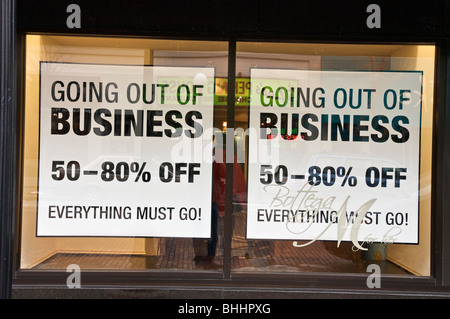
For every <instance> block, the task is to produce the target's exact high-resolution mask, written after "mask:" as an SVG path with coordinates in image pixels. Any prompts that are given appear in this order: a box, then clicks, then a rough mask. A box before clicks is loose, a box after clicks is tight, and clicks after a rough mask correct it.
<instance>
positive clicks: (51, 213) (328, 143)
mask: <svg viewBox="0 0 450 319" xmlns="http://www.w3.org/2000/svg"><path fill="white" fill-rule="evenodd" d="M228 56H229V54H228V43H227V42H220V41H181V40H155V39H129V38H126V39H125V38H101V37H99V38H98V37H67V36H40V35H28V36H27V37H26V70H25V72H26V78H25V85H26V87H25V113H24V125H23V127H24V135H23V136H24V138H23V170H22V183H23V187H22V199H23V200H22V209H21V215H20V225H21V229H20V230H21V234H20V269H24V270H25V269H26V270H28V269H39V270H45V269H59V270H65V269H66V268H67V267H68V266H69V265H72V264H75V265H78V266H79V267H80V268H81V269H92V270H97V269H107V270H127V271H128V270H161V271H171V270H183V271H198V270H201V271H205V270H206V271H214V272H222V271H223V270H224V269H225V266H226V267H228V269H230V268H231V271H232V272H234V273H244V274H248V273H250V272H252V273H255V272H264V273H267V272H270V273H276V274H281V273H303V272H327V273H362V272H363V273H366V271H367V266H368V265H370V264H376V265H378V266H380V268H381V272H382V273H383V274H396V275H411V274H412V275H417V276H430V275H431V270H430V268H431V261H430V257H431V252H430V250H431V247H430V245H431V244H430V243H431V218H432V214H433V211H432V210H431V173H432V131H433V125H432V124H433V107H434V104H433V103H434V102H433V92H434V69H435V48H434V46H428V45H349V44H345V45H344V44H294V43H258V42H238V43H237V52H236V57H237V58H236V61H235V62H236V74H235V83H234V84H235V92H234V96H235V103H234V110H231V109H229V108H228V105H230V103H229V102H228V98H229V97H230V94H229V92H228V90H227V89H228V83H229V81H230V78H229V74H228ZM230 56H231V55H230ZM230 111H234V127H233V129H234V137H235V140H234V142H235V144H234V147H233V148H232V147H228V148H227V145H226V143H225V142H226V138H225V134H226V132H227V128H229V125H228V124H227V115H228V113H229V112H230ZM228 146H230V145H228ZM231 149H234V154H232V155H233V156H229V155H230V154H227V153H228V152H231V151H230V150H231ZM230 160H231V161H233V165H232V167H233V168H234V170H233V181H228V180H226V173H225V172H226V168H227V167H230V165H228V166H227V165H226V164H227V161H230ZM231 182H232V184H230V183H231ZM227 185H228V187H232V189H233V203H232V205H230V204H229V203H226V202H225V190H226V187H227ZM230 185H232V186H230ZM229 205H230V206H229ZM230 207H231V208H230ZM227 213H231V214H232V217H231V218H230V219H227V218H226V217H228V216H226V214H227ZM230 220H231V223H229V222H227V221H230ZM230 233H232V237H231V238H228V237H227V236H225V235H224V234H230ZM226 238H228V239H229V240H228V242H225V240H226ZM230 240H231V243H230ZM225 247H231V249H228V251H227V249H226V248H225ZM225 257H227V258H225ZM227 260H228V261H230V263H231V265H230V264H227V265H224V262H227Z"/></svg>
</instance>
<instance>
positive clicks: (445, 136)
mask: <svg viewBox="0 0 450 319" xmlns="http://www.w3.org/2000/svg"><path fill="white" fill-rule="evenodd" d="M11 2H15V1H11ZM42 10H44V9H42ZM25 11H26V10H24V9H22V11H21V14H22V16H20V17H19V25H18V32H17V34H16V35H15V37H16V38H15V39H14V41H13V42H14V43H13V45H14V49H15V53H14V57H12V58H13V59H14V60H15V61H16V62H17V63H15V64H14V65H15V70H14V71H15V72H13V73H14V74H9V75H6V77H7V78H8V80H9V81H12V82H13V83H16V84H17V85H16V88H15V103H16V105H13V106H12V107H13V108H15V109H14V110H12V111H13V112H12V114H11V115H9V118H12V119H14V121H12V123H11V127H10V129H9V130H8V132H9V133H7V134H8V137H9V138H8V139H7V140H6V141H2V144H3V145H2V146H3V149H4V150H5V149H6V150H10V151H11V150H12V151H13V152H12V153H13V155H10V156H11V157H14V161H13V162H11V161H12V159H9V160H7V161H6V162H5V163H2V170H3V171H5V170H11V172H12V173H13V174H14V175H15V176H14V180H13V181H11V182H8V181H7V182H6V184H7V185H6V186H7V188H8V187H9V188H10V189H9V190H8V189H3V190H2V194H1V195H2V197H3V198H5V197H6V196H8V195H10V194H11V193H13V199H12V201H13V202H14V205H7V204H4V205H5V206H2V208H3V209H5V208H6V209H7V210H8V212H10V213H11V214H13V219H14V222H15V223H14V234H13V235H14V252H13V256H14V257H12V260H10V262H11V263H12V265H13V268H12V277H13V278H12V287H13V289H17V290H20V289H26V288H31V289H37V288H41V287H51V288H64V287H66V280H67V276H68V274H67V273H66V272H64V271H48V270H46V271H38V270H20V269H18V258H19V257H18V256H20V240H19V234H20V232H19V230H20V220H19V219H18V216H19V215H20V214H19V211H18V210H19V207H20V202H21V194H20V191H21V171H20V167H21V165H22V164H21V163H20V161H18V160H19V159H21V148H22V145H23V144H22V143H23V140H22V139H23V111H24V74H25V73H24V72H25V67H24V66H25V64H24V58H25V35H26V34H29V33H30V34H31V33H36V34H40V35H80V36H86V34H85V33H87V34H90V35H91V36H118V37H123V36H127V35H128V36H145V37H152V36H153V37H156V38H164V39H168V40H170V39H177V40H182V39H185V40H199V39H200V40H202V39H203V40H205V39H206V40H214V39H218V40H219V39H220V40H221V41H228V44H229V45H228V47H229V49H228V50H229V53H228V59H229V60H228V106H227V123H228V125H227V128H229V129H234V126H235V125H234V113H235V110H234V103H233V101H234V98H235V96H234V86H233V85H234V82H235V78H236V77H235V72H234V69H235V63H236V43H237V42H240V41H264V42H266V41H272V42H280V41H283V42H301V41H306V42H314V41H312V40H311V39H316V40H317V39H319V38H320V39H321V40H320V41H317V42H326V43H342V44H352V43H361V42H359V41H361V40H362V41H364V42H365V43H370V44H386V43H388V44H432V45H435V47H436V57H435V81H434V83H435V89H434V103H435V108H434V123H433V147H432V149H433V155H432V156H433V166H432V171H433V176H432V195H431V196H432V200H431V205H432V207H431V211H432V212H433V214H432V221H431V235H432V242H431V245H432V248H431V252H432V255H431V256H430V257H431V276H429V277H416V276H411V277H409V276H403V275H402V276H395V275H383V276H382V290H378V291H374V290H370V289H367V288H366V279H367V274H350V275H349V274H341V273H332V274H324V273H301V274H273V273H271V274H270V275H269V274H267V275H266V274H238V273H232V271H231V247H230V245H231V237H232V233H231V224H232V220H231V218H232V216H231V210H232V206H231V199H232V185H233V183H232V182H228V183H227V184H226V189H225V211H226V213H225V216H226V217H225V231H224V239H225V240H224V243H225V247H224V248H225V250H227V251H228V252H229V253H227V254H225V255H224V268H223V272H221V273H212V272H195V273H192V272H177V273H176V276H173V273H168V272H117V271H86V272H83V275H82V287H83V288H102V287H111V288H117V289H127V288H129V287H139V288H148V289H151V288H156V287H161V286H164V287H168V288H176V287H184V288H192V287H203V288H205V289H208V288H209V289H213V288H214V289H217V288H219V289H222V291H223V290H225V291H227V290H232V289H234V288H235V287H239V288H240V289H241V288H242V289H254V288H266V289H271V290H272V291H276V290H277V289H281V288H282V289H283V290H286V289H287V290H289V291H294V292H299V293H302V292H303V293H311V292H312V293H318V292H317V290H318V289H325V290H326V292H327V293H330V294H332V293H335V292H338V293H339V292H340V293H345V292H350V291H356V292H357V293H360V294H374V293H375V294H376V293H379V294H385V293H392V294H398V293H400V294H408V295H414V294H419V293H421V294H424V295H433V294H436V293H440V292H448V291H450V232H448V231H446V230H448V229H450V214H446V212H448V211H450V198H449V196H448V189H449V186H450V167H449V166H448V165H447V163H448V162H450V94H449V93H448V90H449V89H450V50H449V48H450V40H449V38H448V37H447V38H445V37H444V38H442V37H439V36H431V37H430V36H418V37H414V36H412V35H410V36H409V37H402V36H390V35H389V34H388V33H389V32H387V34H382V35H381V36H375V37H374V38H371V37H370V36H367V35H365V36H363V37H360V36H355V35H352V32H350V33H349V35H347V36H345V35H343V36H341V37H340V38H338V39H337V41H336V38H335V37H333V35H330V34H327V33H326V32H323V37H320V32H319V33H318V35H317V34H315V35H313V36H311V35H303V36H302V35H298V34H293V35H284V34H281V32H279V33H276V32H275V33H273V32H272V33H268V34H258V32H254V33H251V32H250V34H247V35H246V34H243V35H241V36H236V34H235V33H233V32H230V31H227V32H226V33H225V34H223V33H220V32H218V31H213V32H210V33H208V32H207V33H205V34H201V35H200V36H199V34H198V33H197V34H196V33H195V32H194V33H193V34H192V33H190V32H170V31H168V32H160V33H157V32H154V31H153V32H152V31H146V32H140V31H138V29H136V28H134V29H133V30H131V34H128V32H130V31H125V30H124V31H123V32H117V30H105V29H100V30H99V31H93V30H82V32H81V33H76V31H75V32H74V31H72V30H66V29H65V25H64V26H55V25H53V26H52V25H50V26H42V25H39V24H37V23H36V21H34V20H33V18H32V17H31V16H32V15H34V14H36V15H38V14H37V13H35V12H28V13H26V14H24V12H25ZM27 17H30V18H31V19H30V20H31V22H30V23H29V24H26V23H25V21H28V20H27ZM33 23H34V24H33ZM58 23H59V22H58ZM143 33H145V34H143ZM417 38H420V39H422V40H421V41H417ZM412 39H414V40H412ZM2 76H3V75H2ZM12 132H15V134H14V136H13V134H12ZM229 132H230V133H229ZM231 134H232V133H231V130H227V140H229V139H230V137H231V140H232V135H231ZM232 168H233V166H232V163H227V165H226V169H227V170H226V178H227V181H232V178H233V174H232ZM5 227H7V225H2V230H3V229H4V228H5ZM192 289H195V288H192ZM318 294H320V293H318Z"/></svg>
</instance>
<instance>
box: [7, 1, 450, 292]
mask: <svg viewBox="0 0 450 319" xmlns="http://www.w3.org/2000/svg"><path fill="white" fill-rule="evenodd" d="M72 3H76V4H78V5H79V6H80V8H81V27H80V28H73V29H70V28H68V26H67V24H66V20H67V17H68V15H69V14H68V13H67V7H68V6H69V5H70V4H72ZM371 3H376V4H378V5H379V6H380V8H381V28H368V27H367V24H366V20H367V17H368V15H369V14H368V13H367V11H366V10H367V7H368V5H369V4H371ZM0 6H1V7H0V9H1V21H0V23H1V28H2V29H1V64H0V66H1V75H0V77H1V81H0V92H1V109H0V147H1V152H2V153H1V163H0V183H1V184H0V187H1V188H0V218H1V219H0V222H1V224H0V227H1V229H0V241H1V242H0V244H1V245H0V256H1V260H0V283H1V285H0V289H1V290H0V296H1V297H2V298H9V297H11V291H12V287H13V282H16V286H15V287H16V288H18V291H21V292H22V293H20V292H18V293H17V296H18V297H20V296H25V295H26V293H25V292H26V290H24V289H19V288H20V287H21V283H24V282H25V283H26V284H28V285H32V284H33V283H35V284H36V286H34V287H33V289H36V288H39V287H40V285H41V284H42V282H45V283H46V284H50V285H51V284H55V283H61V282H65V278H66V277H67V274H65V273H50V274H42V275H41V277H40V278H38V279H37V277H36V276H34V277H30V278H27V277H21V276H20V275H18V274H17V272H16V269H15V268H14V251H17V247H15V246H14V245H16V243H15V242H14V240H15V238H14V236H17V233H18V232H17V231H16V230H18V221H17V220H16V217H17V209H18V207H19V206H18V205H17V202H18V199H19V198H18V193H19V190H20V179H19V169H20V136H21V133H20V132H21V109H22V107H23V105H22V104H23V103H22V95H23V94H22V90H23V86H22V77H23V75H22V74H23V65H24V64H23V61H22V57H23V52H22V51H23V50H22V48H23V41H24V35H25V34H26V33H39V34H59V35H75V34H76V35H92V36H96V35H102V36H108V35H111V36H130V37H140V36H147V37H156V38H158V37H160V38H177V39H183V38H184V39H204V40H224V41H229V43H230V57H229V61H230V63H229V70H230V71H231V72H229V74H230V79H229V83H233V80H234V75H233V74H234V57H235V49H236V41H239V40H250V41H251V40H255V41H262V40H264V41H287V42H289V41H292V42H299V41H303V42H305V41H311V42H317V41H323V42H337V43H400V42H401V43H416V44H417V43H432V44H436V45H437V60H436V62H437V64H436V71H437V72H436V81H435V83H436V94H435V101H436V114H435V132H434V146H433V151H434V156H433V158H434V160H433V161H434V162H433V165H434V166H433V172H434V173H433V174H434V176H433V177H434V178H433V184H432V187H433V200H432V205H433V207H432V210H433V212H434V213H435V214H434V217H433V220H432V234H433V238H432V239H433V241H432V245H433V247H432V278H426V279H418V280H412V281H411V280H410V279H409V280H406V281H405V280H397V279H395V278H394V279H389V278H387V279H386V280H385V281H383V283H384V286H383V287H384V291H378V292H375V294H380V295H383V294H386V293H388V292H389V291H390V292H391V293H392V294H394V295H405V296H406V295H411V294H413V295H420V294H422V295H425V296H436V295H441V296H442V295H445V294H446V293H447V292H449V291H450V215H449V214H448V212H449V211H450V197H449V196H448V193H449V191H448V189H450V188H449V186H450V167H449V165H448V163H449V162H450V112H449V111H450V110H449V107H450V93H449V89H450V77H449V76H448V74H450V51H449V46H450V40H449V35H450V22H449V19H448V17H449V16H450V3H449V2H448V1H445V0H441V1H420V2H419V1H417V2H411V1H405V0H402V1H395V2H392V1H372V2H369V1H360V0H349V1H324V0H320V1H265V0H264V1H263V0H259V1H257V0H249V1H226V2H223V1H178V0H167V1H145V0H127V1H123V0H110V1H105V0H96V1H88V0H76V1H73V0H64V1H55V0H41V1H33V0H2V1H1V4H0ZM230 85H231V84H230ZM230 88H231V87H230ZM228 92H231V93H230V94H231V96H230V97H229V99H228V100H229V101H234V98H233V96H232V94H234V93H232V92H234V90H233V89H229V90H228ZM233 112H234V105H233V103H229V106H228V120H229V122H228V123H229V127H233V119H234V116H233ZM230 168H231V169H232V165H231V166H228V167H227V169H228V171H227V178H228V180H231V178H232V175H233V174H232V173H231V169H230ZM227 185H230V186H229V187H227V190H226V195H225V196H226V198H228V199H230V198H231V196H232V189H231V185H232V183H228V184H227ZM228 202H231V201H228ZM226 209H231V208H230V207H229V206H227V207H226ZM227 216H231V214H227ZM229 218H231V217H229ZM227 222H228V223H230V220H228V221H227ZM225 236H231V234H229V233H228V234H227V233H226V234H225ZM226 242H227V241H226ZM228 242H230V241H228ZM224 264H225V265H227V264H229V263H227V261H226V260H225V263H224ZM87 276H88V278H91V280H92V283H93V285H94V287H95V285H96V284H97V285H98V286H102V285H104V284H105V281H103V280H104V279H102V278H97V275H96V274H95V273H93V274H91V275H89V274H87ZM110 277H111V278H112V279H109V280H110V281H111V280H112V281H113V282H114V281H115V282H116V283H117V284H119V283H120V284H122V285H130V282H128V281H126V280H127V278H125V277H121V275H120V274H119V275H117V276H115V275H114V274H111V276H110ZM13 278H14V280H13ZM24 278H25V280H24ZM224 278H225V279H226V280H221V279H220V278H219V279H217V278H215V277H211V278H206V279H208V280H209V283H206V282H202V281H201V280H200V281H199V280H196V281H195V282H196V284H195V283H193V282H192V281H189V279H187V280H186V281H185V282H184V283H183V278H177V279H173V278H171V279H164V278H158V277H153V278H152V277H151V278H150V279H148V278H144V277H141V275H135V279H136V282H139V281H141V280H142V281H145V280H147V281H148V280H150V282H152V280H153V281H154V282H155V283H156V284H157V285H158V286H160V287H161V286H163V287H166V288H167V287H177V286H179V285H180V283H182V284H184V285H185V287H192V289H191V290H190V289H189V288H187V290H185V291H187V292H188V293H192V292H193V291H197V296H201V295H202V293H203V294H204V296H207V297H208V296H209V297H211V296H215V294H214V293H212V294H208V293H205V290H198V288H199V286H203V287H206V286H207V285H210V286H211V285H212V287H214V289H212V290H211V291H216V293H218V295H217V296H222V297H223V296H227V295H226V294H225V293H224V291H228V292H229V295H228V296H242V295H239V294H236V292H237V291H244V290H245V289H244V288H245V287H246V288H251V287H253V286H255V283H257V282H258V283H259V285H260V288H261V283H263V287H264V285H266V286H267V287H275V286H278V289H279V288H280V285H281V287H283V283H286V284H287V283H288V282H287V281H283V280H281V281H279V278H268V277H267V276H266V277H264V276H263V277H258V276H256V277H251V276H250V277H248V276H247V277H245V276H244V277H242V278H240V277H239V276H234V277H233V280H234V281H233V280H230V279H231V276H230V269H229V267H227V266H225V268H224ZM298 278H299V279H298V280H297V282H296V284H294V285H291V284H290V283H289V286H290V287H291V288H292V287H293V288H292V289H291V290H289V291H287V290H286V292H289V293H290V295H289V296H302V294H301V293H304V294H310V293H311V291H312V290H308V287H309V288H312V289H314V288H323V289H325V291H326V289H330V290H329V293H328V295H331V296H332V295H333V293H332V292H331V291H332V290H333V291H339V292H340V293H341V294H342V293H343V292H345V290H344V288H343V287H347V289H350V291H351V285H349V283H348V277H341V276H339V275H330V276H326V277H325V278H322V277H321V278H319V277H318V276H314V275H307V274H306V275H302V276H299V277H298ZM352 279H353V280H354V281H355V282H358V281H360V282H362V281H365V277H357V278H352ZM230 282H231V284H230ZM280 283H281V284H280ZM271 285H273V286H271ZM296 285H297V286H298V287H300V288H301V289H299V290H295V289H296V288H295V287H296ZM194 287H195V288H194ZM232 287H238V288H232ZM348 287H350V288H348ZM385 287H387V288H385ZM22 288H23V287H22ZM33 289H31V291H33ZM205 289H206V288H205ZM224 289H225V290H224ZM226 289H228V290H226ZM331 289H332V290H331ZM386 289H387V290H386ZM61 291H63V292H60V293H58V292H57V290H54V291H53V292H51V293H53V296H55V297H58V296H64V294H65V293H67V291H68V290H67V289H65V290H64V289H63V290H61ZM166 291H169V292H166V294H165V296H181V295H180V294H178V295H177V294H174V293H170V291H173V290H170V289H168V290H166ZM259 291H260V292H261V290H259ZM263 291H264V293H265V296H267V292H268V291H269V288H267V289H266V290H264V289H263ZM348 291H349V290H347V292H348ZM72 292H73V290H72ZM73 293H75V294H78V296H81V297H83V296H84V297H87V296H89V293H88V292H84V293H83V292H73ZM360 293H361V294H365V293H366V292H360ZM370 293H371V294H374V292H370ZM31 295H32V293H31ZM356 295H358V293H357V294H356ZM47 296H49V294H47ZM249 296H251V295H249ZM253 296H258V294H257V293H254V294H253ZM259 296H261V294H260V295H259ZM322 296H323V295H322Z"/></svg>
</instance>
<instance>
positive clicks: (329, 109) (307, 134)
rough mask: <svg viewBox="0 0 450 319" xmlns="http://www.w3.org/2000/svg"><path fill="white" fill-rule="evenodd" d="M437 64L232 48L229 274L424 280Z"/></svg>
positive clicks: (296, 49)
mask: <svg viewBox="0 0 450 319" xmlns="http://www.w3.org/2000/svg"><path fill="white" fill-rule="evenodd" d="M434 56H435V49H434V47H433V46H423V45H338V44H336V45H334V44H333V45H331V44H285V43H249V42H239V43H238V44H237V61H236V65H237V70H236V74H237V80H236V113H235V114H236V116H235V120H236V123H237V124H236V127H240V128H242V130H240V131H238V132H236V134H235V140H236V144H237V158H238V162H239V165H237V166H236V167H235V173H234V175H235V177H236V176H239V179H238V181H235V182H237V184H236V185H235V188H234V194H235V200H236V204H237V205H236V206H235V210H234V214H233V218H234V223H233V225H234V228H233V242H232V247H233V248H232V261H233V262H232V269H233V271H234V272H255V271H256V272H276V273H292V272H335V273H336V272H338V273H362V272H364V273H365V272H366V271H367V267H368V265H370V264H377V265H378V266H380V269H381V272H382V273H383V274H405V275H410V274H413V275H418V276H429V275H430V255H431V254H430V238H431V233H430V231H431V229H430V221H431V215H432V214H433V212H432V211H431V202H430V190H431V167H432V149H431V146H432V123H433V89H434ZM248 83H250V85H248ZM244 185H248V187H247V188H245V187H244ZM241 203H245V205H241Z"/></svg>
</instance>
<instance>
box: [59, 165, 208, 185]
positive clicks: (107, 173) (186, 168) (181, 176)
mask: <svg viewBox="0 0 450 319" xmlns="http://www.w3.org/2000/svg"><path fill="white" fill-rule="evenodd" d="M146 165H147V163H146V162H142V163H139V162H131V163H127V162H118V163H114V162H110V161H105V162H103V163H101V166H100V167H101V169H100V170H90V169H83V170H82V169H81V165H80V163H79V162H78V161H69V162H67V163H66V162H65V161H53V162H52V178H53V179H54V180H55V181H62V180H64V179H67V180H69V181H77V180H78V179H79V178H80V177H81V176H89V175H93V176H97V175H100V178H101V180H102V181H105V182H111V181H114V180H116V181H118V182H126V181H128V180H129V179H130V178H131V179H132V180H134V182H136V183H137V182H140V181H142V182H144V183H148V182H150V181H151V180H152V174H151V173H150V171H148V170H146ZM200 168H201V165H200V163H170V162H163V163H161V164H160V165H159V169H158V172H159V179H160V180H161V181H162V182H163V183H170V182H175V183H180V182H188V183H193V182H194V179H195V176H197V175H200Z"/></svg>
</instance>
